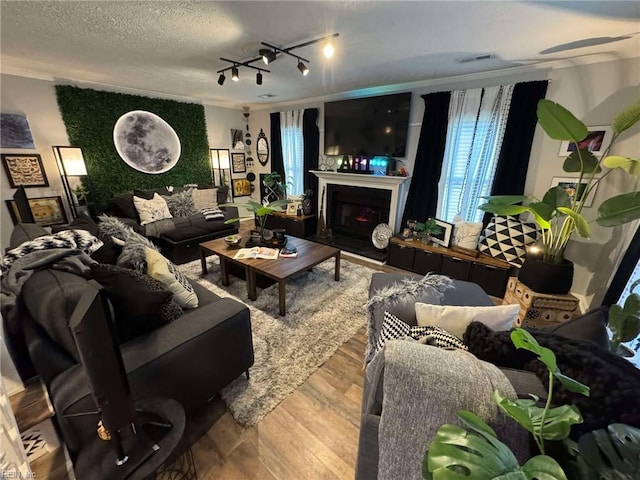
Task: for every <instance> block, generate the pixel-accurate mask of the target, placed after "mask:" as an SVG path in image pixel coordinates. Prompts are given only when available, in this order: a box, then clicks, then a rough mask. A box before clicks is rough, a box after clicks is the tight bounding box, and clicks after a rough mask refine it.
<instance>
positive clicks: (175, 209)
mask: <svg viewBox="0 0 640 480" xmlns="http://www.w3.org/2000/svg"><path fill="white" fill-rule="evenodd" d="M162 198H164V200H165V201H166V202H167V207H169V212H171V215H173V216H174V217H189V216H191V215H195V214H196V213H198V210H196V206H195V204H194V203H193V192H192V190H191V189H188V190H185V191H184V192H180V193H174V194H173V195H163V196H162Z"/></svg>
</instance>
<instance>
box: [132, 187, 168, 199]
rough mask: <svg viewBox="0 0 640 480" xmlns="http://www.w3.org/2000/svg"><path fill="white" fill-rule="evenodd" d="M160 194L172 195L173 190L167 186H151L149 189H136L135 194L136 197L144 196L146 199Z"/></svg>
mask: <svg viewBox="0 0 640 480" xmlns="http://www.w3.org/2000/svg"><path fill="white" fill-rule="evenodd" d="M156 193H157V194H158V195H171V193H172V192H171V191H169V189H168V188H167V187H160V188H150V189H148V190H137V189H136V190H134V191H133V195H134V196H135V197H139V198H144V199H145V200H152V199H153V196H154V195H155V194H156Z"/></svg>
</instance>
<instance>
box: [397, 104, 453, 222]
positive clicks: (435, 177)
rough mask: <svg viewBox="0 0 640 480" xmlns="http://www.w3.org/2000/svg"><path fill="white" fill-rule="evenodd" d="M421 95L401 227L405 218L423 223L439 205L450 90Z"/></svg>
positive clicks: (433, 213)
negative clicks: (421, 107)
mask: <svg viewBox="0 0 640 480" xmlns="http://www.w3.org/2000/svg"><path fill="white" fill-rule="evenodd" d="M422 98H423V99H424V117H423V118H422V128H421V129H420V140H419V142H418V150H417V152H416V161H415V165H414V167H413V176H412V177H411V185H410V187H409V194H408V195H407V203H406V206H405V208H404V215H403V216H402V226H404V225H406V224H407V219H415V220H418V221H421V222H422V221H425V220H426V219H427V218H428V217H434V216H435V214H436V207H437V206H438V182H439V181H440V173H441V171H442V161H443V159H444V148H445V143H446V139H447V125H448V123H449V101H450V99H451V92H437V93H429V94H427V95H422Z"/></svg>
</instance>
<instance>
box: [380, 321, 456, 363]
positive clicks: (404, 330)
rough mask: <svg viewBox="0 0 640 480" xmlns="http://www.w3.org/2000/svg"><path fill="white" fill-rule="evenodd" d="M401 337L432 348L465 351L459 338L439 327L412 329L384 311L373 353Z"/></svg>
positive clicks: (414, 327)
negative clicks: (388, 341)
mask: <svg viewBox="0 0 640 480" xmlns="http://www.w3.org/2000/svg"><path fill="white" fill-rule="evenodd" d="M403 337H411V338H413V339H414V340H418V341H419V342H421V343H425V344H426V345H433V346H434V347H440V348H460V349H463V350H466V349H467V347H466V345H465V344H464V343H463V342H462V341H461V340H460V339H459V338H457V337H455V336H454V335H451V334H450V333H449V332H447V331H446V330H444V329H442V328H440V327H433V326H429V327H416V326H413V327H412V326H411V325H409V324H407V323H405V322H403V321H402V320H400V319H399V318H398V317H396V316H395V315H394V314H393V313H390V312H386V311H385V312H384V322H383V324H382V330H381V331H380V336H379V337H378V342H377V343H376V351H375V353H378V352H379V351H380V350H382V349H383V348H384V344H385V343H386V342H387V340H394V339H396V338H403Z"/></svg>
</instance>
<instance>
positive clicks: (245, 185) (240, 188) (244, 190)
mask: <svg viewBox="0 0 640 480" xmlns="http://www.w3.org/2000/svg"><path fill="white" fill-rule="evenodd" d="M247 195H251V183H249V180H247V179H246V178H234V179H233V196H234V197H246V196H247Z"/></svg>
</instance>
